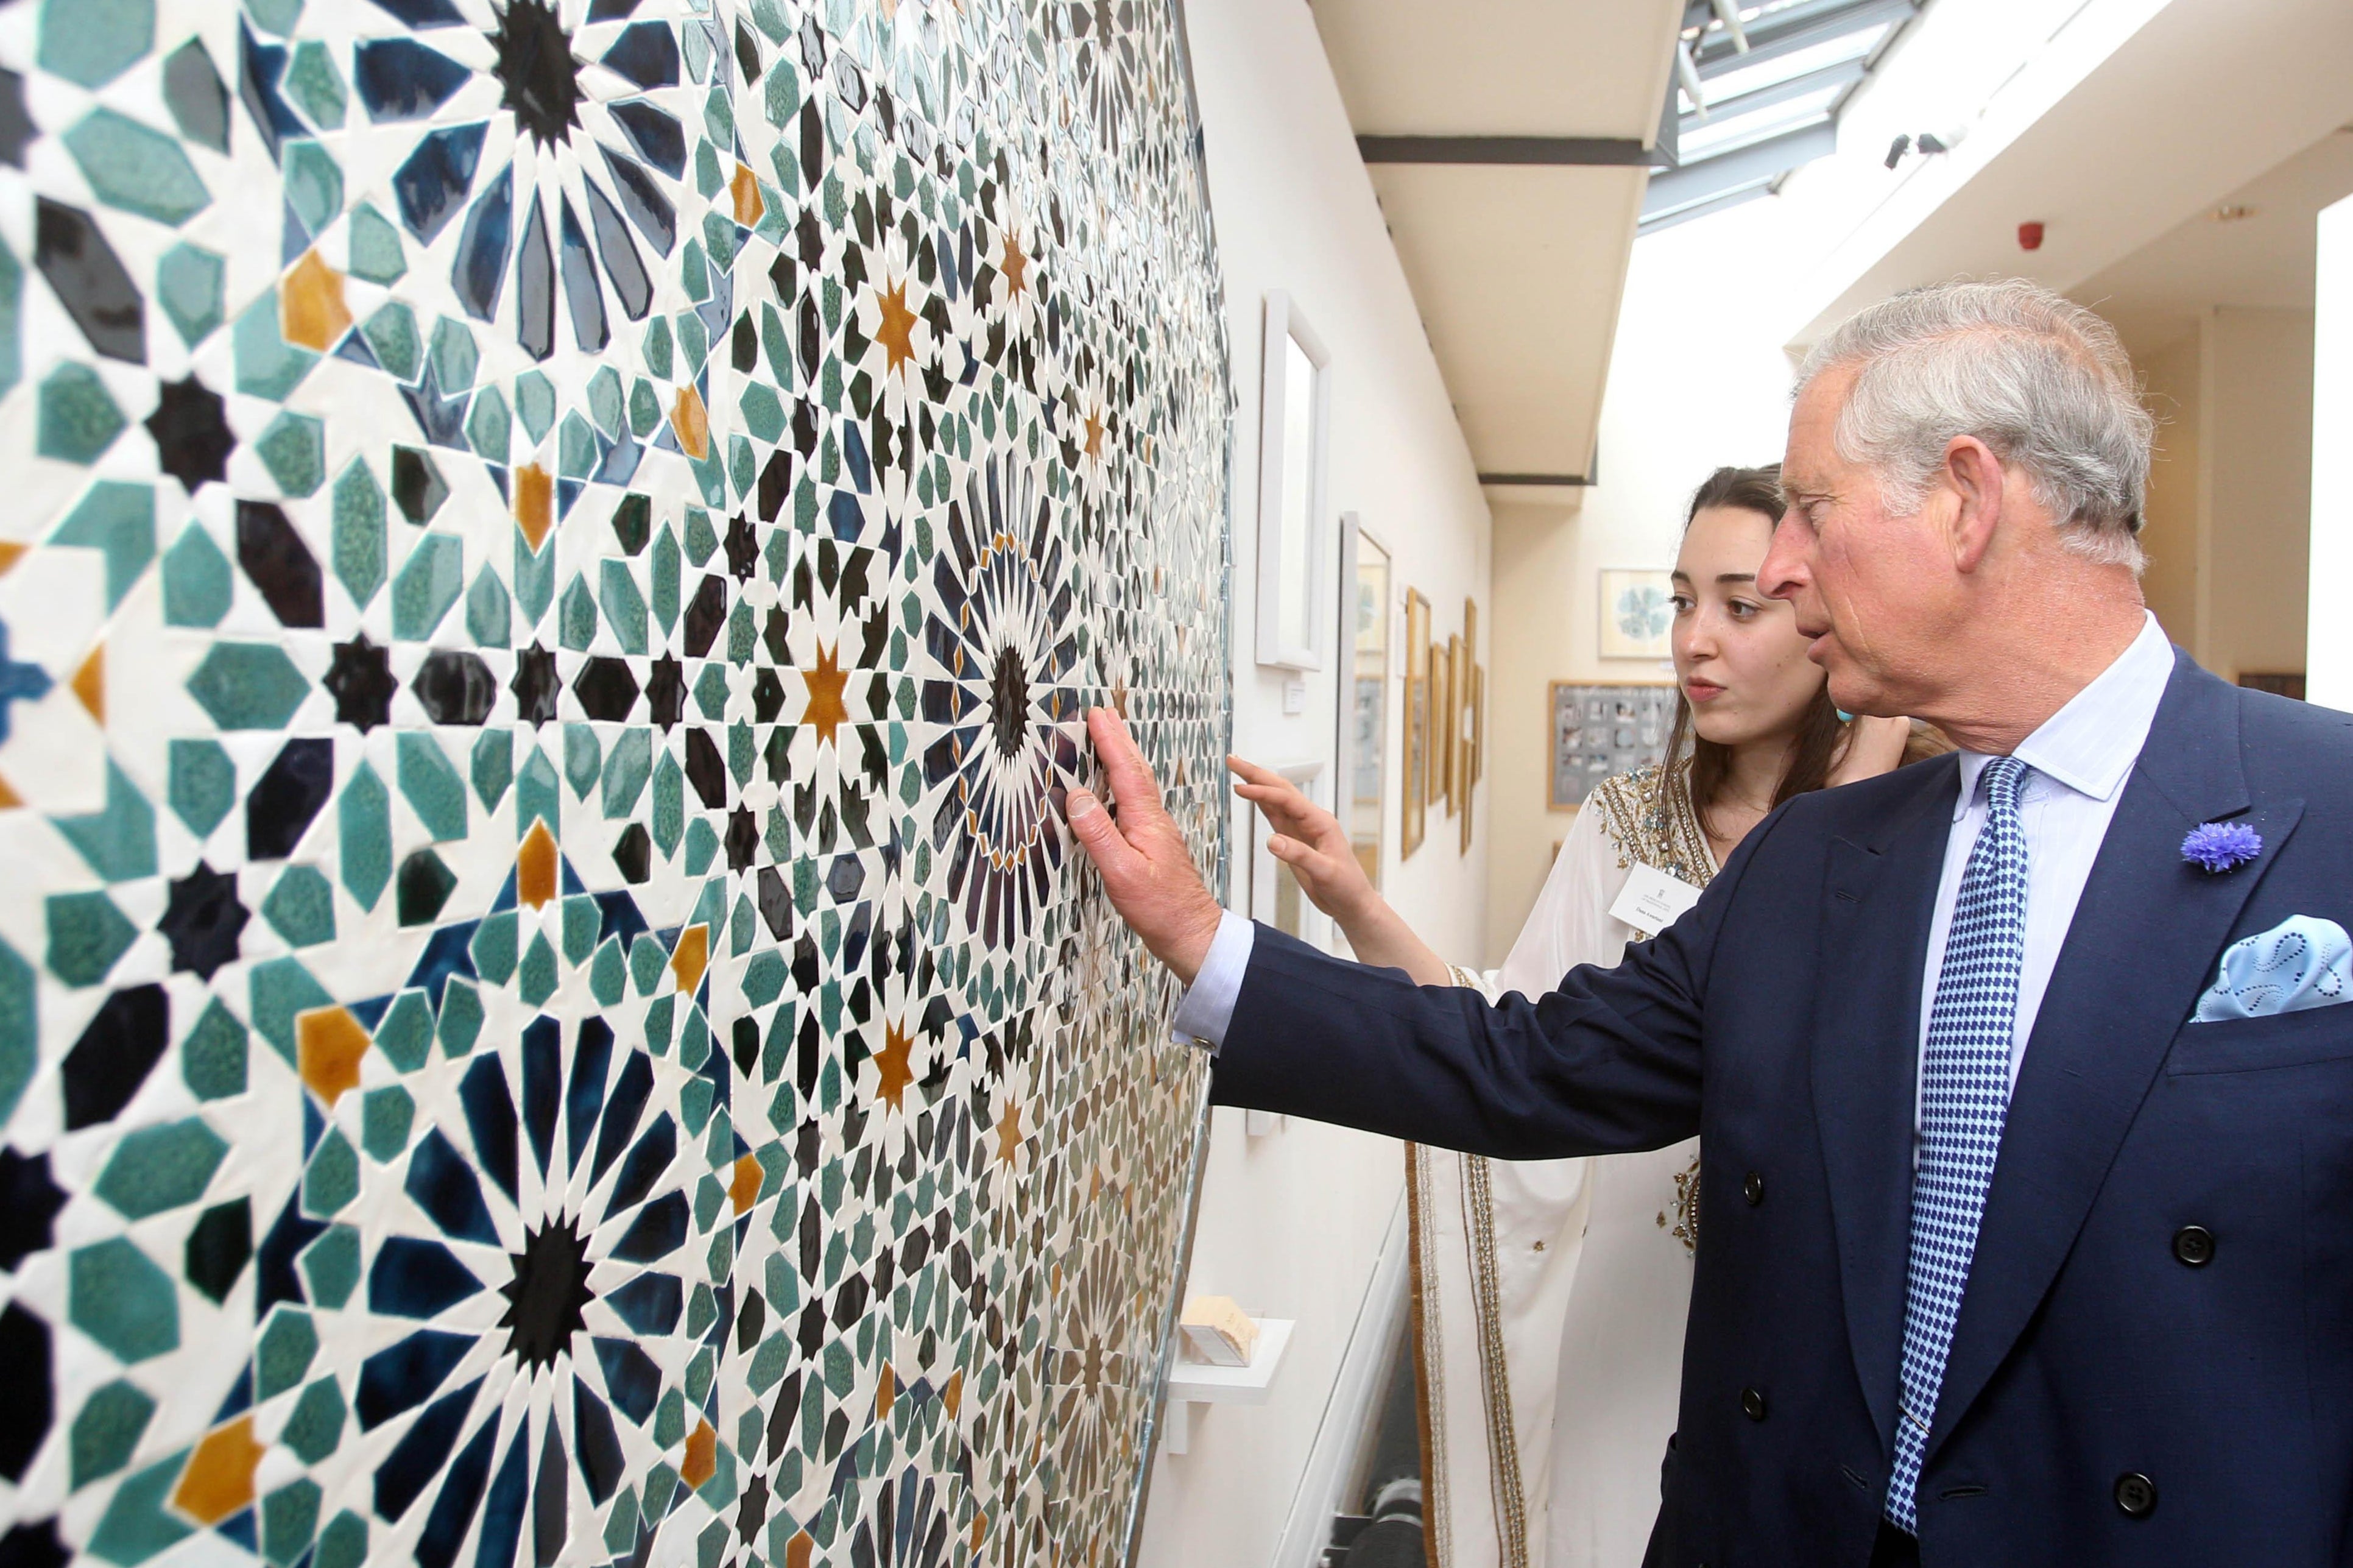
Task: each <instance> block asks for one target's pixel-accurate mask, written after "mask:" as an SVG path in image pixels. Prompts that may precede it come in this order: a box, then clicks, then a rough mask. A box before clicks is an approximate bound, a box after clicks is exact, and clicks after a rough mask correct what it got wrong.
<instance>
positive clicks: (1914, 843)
mask: <svg viewBox="0 0 2353 1568" xmlns="http://www.w3.org/2000/svg"><path fill="white" fill-rule="evenodd" d="M1958 778H1959V768H1958V763H1957V758H1952V757H1945V758H1936V759H1934V760H1931V761H1928V762H1924V763H1920V764H1917V765H1915V766H1914V767H1910V768H1903V769H1900V770H1898V771H1897V772H1894V773H1892V774H1889V775H1886V776H1884V777H1883V778H1879V779H1872V780H1870V781H1867V782H1864V783H1861V784H1855V785H1852V786H1849V787H1847V788H1844V789H1833V790H1826V791H1823V792H1821V793H1819V794H1812V795H1807V796H1803V797H1800V798H1799V799H1798V800H1791V801H1789V802H1788V804H1787V805H1785V806H1783V807H1781V808H1780V809H1779V810H1777V811H1776V812H1774V813H1773V815H1772V816H1770V817H1769V818H1767V820H1766V821H1765V822H1764V823H1763V824H1762V825H1761V826H1760V827H1758V828H1757V831H1756V832H1753V833H1752V834H1750V836H1749V838H1748V840H1747V842H1745V843H1744V844H1743V845H1742V846H1741V848H1740V850H1739V851H1738V853H1736V854H1734V855H1733V857H1732V859H1731V862H1730V863H1728V864H1727V865H1726V866H1725V869H1724V871H1723V873H1722V874H1720V875H1718V876H1717V877H1716V879H1715V883H1714V884H1713V885H1711V886H1710V887H1709V888H1708V889H1707V891H1706V893H1705V894H1704V895H1703V896H1702V897H1701V899H1700V901H1699V903H1698V904H1697V906H1695V907H1694V908H1693V909H1692V910H1691V912H1690V913H1688V914H1687V915H1685V916H1683V918H1682V919H1680V920H1678V921H1677V922H1676V923H1675V924H1674V925H1673V927H1672V928H1670V929H1669V930H1668V931H1666V932H1665V933H1664V934H1662V936H1660V937H1659V938H1657V939H1655V940H1653V941H1651V942H1648V943H1644V944H1641V945H1639V946H1637V947H1635V948H1630V950H1629V952H1628V954H1627V957H1626V960H1625V962H1624V963H1623V964H1622V965H1620V967H1619V968H1617V969H1593V968H1583V969H1575V970H1572V971H1571V972H1570V973H1569V974H1568V975H1567V978H1565V979H1564V980H1562V981H1561V983H1560V986H1559V988H1558V989H1557V990H1556V991H1553V992H1552V993H1551V994H1550V995H1547V996H1545V997H1541V998H1538V999H1536V1000H1535V1001H1529V1000H1527V999H1525V998H1523V997H1520V996H1518V995H1516V994H1514V995H1512V996H1508V997H1506V998H1504V1000H1503V1001H1501V1002H1500V1003H1497V1004H1495V1005H1493V1006H1492V1007H1490V1006H1489V1005H1487V1004H1486V1003H1484V1002H1483V1001H1482V999H1481V998H1480V997H1479V995H1478V994H1477V993H1476V992H1474V991H1464V990H1451V989H1446V988H1440V987H1430V988H1421V987H1417V986H1415V985H1414V984H1413V983H1412V982H1411V981H1410V980H1408V979H1407V978H1406V977H1405V976H1404V975H1403V974H1402V973H1401V972H1400V971H1398V970H1394V969H1366V968H1364V967H1362V966H1358V965H1354V964H1348V963H1345V962H1342V961H1341V960H1339V959H1334V958H1330V957H1328V956H1325V955H1324V954H1322V953H1319V952H1316V951H1314V949H1312V948H1307V947H1305V946H1303V945H1302V944H1300V943H1298V942H1294V941H1292V940H1290V939H1288V938H1284V937H1282V936H1281V935H1280V934H1278V933H1275V932H1272V931H1270V930H1267V929H1264V928H1261V929H1260V930H1259V931H1258V933H1257V938H1256V945H1255V948H1254V949H1253V952H1252V955H1251V959H1250V969H1249V973H1248V976H1247V978H1246V979H1245V980H1244V981H1243V984H1242V987H1241V991H1240V996H1239V998H1238V1000H1237V1002H1236V1005H1235V1008H1234V1013H1233V1019H1232V1022H1231V1025H1230V1027H1229V1030H1228V1032H1227V1034H1226V1037H1225V1040H1224V1044H1223V1045H1222V1047H1221V1050H1220V1053H1219V1058H1218V1062H1217V1067H1216V1085H1215V1092H1216V1097H1217V1098H1218V1100H1219V1101H1220V1102H1222V1103H1224V1104H1229V1105H1239V1106H1249V1107H1254V1108H1260V1109H1266V1110H1273V1111H1283V1112H1289V1113H1292V1114H1294V1115H1300V1116H1306V1117H1313V1118H1321V1119H1323V1120H1326V1121H1335V1122H1341V1123H1345V1124H1347V1125H1349V1126H1353V1127H1359V1128H1369V1129H1371V1130H1374V1131H1377V1132H1382V1133H1388V1134H1391V1135H1394V1136H1396V1137H1398V1138H1405V1139H1415V1140H1418V1141H1420V1142H1423V1143H1428V1144H1432V1145H1438V1146H1443V1147H1447V1148H1452V1149H1460V1150H1469V1151H1472V1152H1474V1153H1480V1154H1486V1155H1491V1156H1495V1157H1498V1158H1503V1159H1510V1160H1535V1159H1550V1158H1555V1157H1558V1156H1563V1155H1573V1154H1606V1153H1612V1152H1620V1151H1625V1150H1647V1149H1657V1148H1662V1147H1663V1146H1665V1145H1667V1144H1671V1143H1673V1142H1675V1141H1677V1140H1679V1139H1685V1138H1689V1137H1690V1136H1692V1135H1693V1134H1694V1133H1697V1134H1699V1135H1700V1138H1701V1141H1700V1150H1701V1172H1700V1193H1701V1200H1700V1205H1699V1212H1700V1224H1699V1245H1698V1255H1697V1258H1696V1264H1695V1273H1694V1280H1693V1287H1692V1303H1691V1318H1690V1327H1689V1332H1688V1335H1687V1337H1686V1340H1685V1350H1684V1355H1683V1398H1682V1409H1681V1430H1680V1434H1679V1439H1678V1443H1677V1446H1676V1452H1675V1457H1674V1459H1673V1461H1672V1464H1671V1466H1670V1467H1669V1470H1668V1478H1667V1483H1666V1488H1665V1492H1666V1497H1665V1504H1664V1510H1663V1513H1662V1531H1661V1537H1660V1540H1661V1542H1662V1544H1663V1546H1664V1547H1665V1555H1666V1557H1667V1560H1668V1561H1670V1562H1672V1563H1677V1564H1683V1565H1694V1564H1702V1563H1704V1564H1706V1565H1708V1568H1737V1565H1741V1564H1762V1563H1772V1564H1783V1563H1787V1564H1805V1565H1807V1568H1814V1565H1820V1564H1827V1565H1832V1568H1862V1565H1863V1564H1864V1563H1866V1562H1867V1561H1868V1560H1869V1558H1870V1556H1871V1552H1872V1547H1873V1537H1874V1534H1875V1532H1876V1531H1877V1528H1878V1521H1879V1517H1880V1511H1881V1505H1882V1502H1883V1498H1884V1496H1885V1493H1886V1489H1887V1479H1888V1469H1889V1456H1890V1454H1891V1451H1892V1447H1891V1446H1892V1443H1893V1440H1894V1427H1895V1423H1896V1421H1897V1420H1898V1419H1899V1417H1898V1414H1897V1411H1896V1393H1897V1385H1898V1370H1899V1364H1900V1353H1901V1349H1902V1344H1903V1337H1904V1302H1905V1272H1906V1263H1907V1257H1908V1252H1909V1245H1910V1205H1911V1192H1912V1171H1913V1139H1914V1125H1915V1123H1914V1118H1915V1094H1916V1075H1917V1070H1918V1059H1919V1038H1920V998H1921V970H1922V965H1923V963H1924V962H1925V958H1926V950H1927V941H1928V926H1929V919H1930V915H1931V910H1932V906H1933V904H1934V901H1935V898H1936V885H1937V880H1938V876H1939V874H1940V872H1941V870H1942V866H1943V863H1944V858H1945V846H1946V842H1947V837H1948V835H1949V834H1950V832H1951V829H1952V821H1953V808H1954V804H1955V800H1956V796H1957V790H1958V788H1959V786H1958ZM2226 819H2227V820H2232V821H2243V822H2247V823H2249V824H2251V825H2252V826H2253V827H2254V828H2255V829H2256V830H2257V831H2258V832H2260V833H2261V834H2262V835H2263V852H2262V854H2261V856H2260V857H2259V858H2258V859H2257V860H2255V861H2254V862H2253V863H2250V864H2247V865H2245V866H2243V867H2242V868H2240V869H2238V870H2236V871H2232V872H2230V873H2227V874H2208V873H2205V872H2202V871H2199V870H2196V869H2194V868H2192V867H2191V866H2189V864H2187V863H2185V862H2184V860H2183V858H2182V854H2181V841H2182V837H2183V835H2184V834H2186V833H2187V832H2189V830H2190V829H2191V828H2193V827H2196V826H2197V825H2198V824H2199V823H2200V822H2206V821H2217V820H2226ZM2291 915H2312V916H2324V917H2327V918H2328V919H2333V920H2335V921H2337V923H2339V924H2340V925H2344V926H2347V927H2348V928H2353V717H2348V715H2344V714H2341V713H2337V712H2334V711H2332V710H2329V709H2324V708H2314V707H2307V706H2306V705H2303V704H2300V703H2295V702H2291V701H2288V700H2285V699H2283V698H2278V697H2273V696H2267V695H2264V694H2259V693H2253V692H2245V691H2241V690H2239V689H2237V688H2235V687H2232V686H2230V685H2226V684H2224V683H2222V682H2221V681H2219V680H2217V679H2215V678H2214V677H2213V676H2211V675H2210V674H2208V673H2206V672H2204V671H2203V670H2200V668H2198V666H2197V665H2195V664H2193V663H2192V662H2190V661H2189V659H2188V657H2187V656H2186V655H2184V656H2178V658H2177V663H2176V666H2175V670H2174V673H2173V676H2172V679H2171V681H2170V683H2168V687H2167V690H2166V694H2165V697H2164V701H2163V703H2162V705H2160V706H2159V708H2158V714H2157V718H2156V721H2155V724H2154V726H2153V727H2152V728H2151V730H2150V732H2149V736H2148V741H2147V746H2146V747H2144V748H2143V750H2142V752H2141V755H2140V758H2139V761H2138V762H2137V764H2136V766H2135V767H2134V768H2133V771H2132V774H2131V776H2130V778H2129V779H2128V780H2127V781H2126V785H2125V791H2124V796H2123V799H2122V800H2120V802H2119V803H2118V805H2117V808H2116V816H2115V819H2114V821H2113V822H2112V824H2111V825H2110V827H2109V829H2108V833H2107V837H2106V840H2105V842H2104V843H2103V844H2102V845H2101V847H2100V853H2099V856H2098V859H2097V861H2096V863H2094V867H2093V870H2092V874H2091V879H2090V881H2089V883H2088V884H2087V885H2086V886H2085V887H2084V895H2083V900H2082V902H2081V904H2080V905H2079V906H2077V908H2076V912H2075V917H2074V923H2073V927H2071V928H2070V930H2069V932H2068V936H2067V939H2066V943H2065V946H2064V947H2063V949H2062V951H2061V953H2060V956H2059V959H2058V964H2057V968H2056V969H2055V970H2054V971H2053V973H2052V979H2051V985H2050V990H2049V991H2048V993H2047V994H2046V995H2045V997H2044V999H2043V1001H2042V1010H2041V1012H2040V1013H2039V1015H2038V1016H2037V1018H2036V1020H2035V1023H2034V1028H2033V1033H2032V1034H2031V1038H2030V1042H2029V1044H2028V1048H2027V1051H2026V1055H2025V1058H2024V1062H2023V1064H2022V1065H2021V1069H2020V1072H2019V1076H2018V1082H2017V1086H2016V1088H2015V1090H2014V1092H2013V1093H2012V1096H2011V1098H2010V1114H2009V1120H2008V1123H2007V1125H2006V1127H2005V1128H2004V1131H2003V1134H2002V1142H2001V1150H2000V1158H1999V1160H1998V1162H1997V1164H1996V1167H1995V1171H1994V1176H1993V1182H1992V1186H1991V1188H1990V1190H1989V1192H1988V1194H1987V1199H1986V1208H1985V1214H1984V1220H1983V1224H1982V1228H1981V1229H1980V1231H1979V1233H1978V1245H1977V1253H1976V1259H1975V1262H1974V1264H1973V1266H1972V1267H1971V1270H1970V1276H1969V1282H1968V1294H1967V1296H1966V1298H1965V1299H1964V1301H1963V1303H1962V1307H1961V1312H1960V1318H1959V1321H1958V1323H1957V1327H1956V1329H1955V1332H1954V1337H1953V1343H1952V1351H1951V1357H1950V1360H1949V1361H1948V1362H1947V1367H1946V1372H1945V1381H1944V1386H1943V1391H1942V1393H1941V1395H1940V1397H1939V1399H1938V1401H1937V1404H1936V1418H1935V1422H1934V1425H1933V1428H1932V1432H1931V1436H1930V1437H1929V1439H1928V1444H1927V1455H1926V1465H1925V1467H1924V1468H1923V1470H1922V1474H1921V1478H1920V1483H1919V1491H1918V1499H1919V1534H1920V1547H1921V1557H1922V1560H1923V1562H1924V1563H1927V1564H1929V1565H1930V1568H1937V1565H1940V1564H1988V1565H2000V1568H2021V1565H2026V1564H2049V1565H2051V1568H2085V1565H2087V1564H2097V1563H2116V1564H2127V1563H2129V1564H2134V1565H2136V1568H2147V1565H2154V1564H2176V1563H2178V1564H2183V1565H2185V1568H2187V1565H2191V1564H2196V1565H2199V1568H2206V1565H2211V1564H2237V1563H2248V1564H2263V1565H2264V1568H2285V1565H2293V1564H2320V1563H2345V1562H2348V1561H2353V1517H2348V1516H2353V1006H2344V1007H2324V1008H2319V1009H2315V1010H2311V1011H2307V1012H2294V1013H2285V1014H2281V1015H2278V1016H2274V1017H2269V1018H2259V1019H2253V1020H2241V1021H2235V1022H2219V1023H2194V1024H2193V1023H2189V1017H2190V1014H2191V1012H2192V1010H2193V1008H2194V1007H2195V1006H2196V1003H2197V1001H2198V998H2199V994H2200V991H2202V990H2203V989H2204V988H2205V987H2206V986H2207V985H2209V984H2210V983H2211V980H2212V978H2213V976H2214V973H2215V969H2216V965H2217V963H2218V961H2219V959H2220V958H2221V953H2222V950H2223V948H2225V947H2227V946H2228V945H2229V944H2230V943H2231V942H2232V941H2234V940H2236V939H2237V938H2242V937H2245V936H2250V935H2253V934H2254V933H2256V932H2259V931H2263V930H2267V929H2269V928H2270V927H2273V926H2275V925H2277V924H2278V923H2279V922H2281V921H2282V920H2284V919H2285V918H2287V917H2288V916H2291ZM2191 1226H2197V1227H2202V1228H2203V1229H2204V1230H2205V1231H2206V1232H2208V1233H2210V1234H2211V1238H2212V1239H2211V1249H2209V1250H2210V1251H2211V1255H2205V1261H2203V1262H2195V1261H2191V1260H2195V1259H2197V1258H2199V1257H2200V1256H2201V1255H2204V1254H2201V1249H2200V1247H2199V1245H2197V1240H2196V1238H2195V1237H2190V1238H2187V1239H2178V1238H2179V1233H2181V1232H2182V1231H2183V1230H2184V1229H2185V1227H2191ZM2127 1475H2132V1476H2141V1477H2146V1478H2147V1479H2148V1481H2149V1482H2151V1483H2152V1484H2153V1487H2154V1490H2155V1497H2156V1501H2155V1506H2154V1508H2152V1509H2149V1510H2147V1511H2146V1512H2143V1513H2141V1514H2139V1515H2138V1516H2137V1517H2136V1516H2134V1515H2131V1514H2128V1513H2127V1512H2126V1510H2125V1509H2124V1508H2123V1507H2121V1506H2120V1505H2119V1502H2118V1483H2119V1479H2120V1478H2123V1477H2126V1476H2127ZM2126 1496H2127V1498H2128V1499H2130V1500H2134V1501H2138V1500H2139V1499H2137V1498H2133V1497H2132V1496H2131V1493H2130V1491H2129V1490H2127V1493H2126Z"/></svg>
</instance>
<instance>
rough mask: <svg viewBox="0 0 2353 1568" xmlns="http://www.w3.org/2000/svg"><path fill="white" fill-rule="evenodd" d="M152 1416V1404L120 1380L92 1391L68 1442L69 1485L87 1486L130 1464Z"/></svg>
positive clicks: (132, 1386)
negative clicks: (133, 1452)
mask: <svg viewBox="0 0 2353 1568" xmlns="http://www.w3.org/2000/svg"><path fill="white" fill-rule="evenodd" d="M154 1414H155V1402H154V1400H153V1399H151V1398H149V1397H148V1395H147V1394H146V1393H143V1392H142V1391H141V1390H140V1389H139V1388H137V1387H135V1386H134V1385H132V1383H129V1382H127V1381H125V1380H123V1379H121V1378H117V1379H116V1380H115V1381H114V1382H112V1383H107V1384H104V1385H103V1386H101V1387H100V1388H98V1389H96V1390H94V1391H93V1392H92V1393H91V1394H90V1397H89V1399H87V1400H86V1401H84V1402H83V1404H82V1407H81V1409H80V1410H79V1412H78V1413H76V1414H75V1416H74V1420H73V1432H72V1435H71V1436H70V1437H69V1439H68V1441H67V1453H68V1455H69V1463H70V1465H71V1467H72V1468H71V1482H70V1484H71V1485H72V1486H74V1487H75V1488H77V1489H79V1488H81V1487H85V1486H88V1485H89V1484H90V1482H92V1481H95V1480H99V1479H100V1478H104V1477H107V1476H111V1475H112V1474H114V1473H115V1472H116V1471H117V1470H120V1469H121V1468H122V1467H123V1466H125V1465H127V1464H129V1463H131V1456H132V1451H133V1450H135V1449H136V1448H137V1447H138V1446H139V1438H140V1436H141V1435H142V1434H143V1433H144V1432H145V1431H146V1430H147V1423H148V1422H149V1421H150V1420H152V1419H153V1416H154Z"/></svg>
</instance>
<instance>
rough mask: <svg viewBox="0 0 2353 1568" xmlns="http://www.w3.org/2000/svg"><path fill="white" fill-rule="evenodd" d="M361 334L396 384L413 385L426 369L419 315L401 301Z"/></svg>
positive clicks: (367, 324)
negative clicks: (418, 328) (403, 382)
mask: <svg viewBox="0 0 2353 1568" xmlns="http://www.w3.org/2000/svg"><path fill="white" fill-rule="evenodd" d="M362 210H363V211H365V210H366V209H365V208H363V209H362ZM354 221H356V220H354ZM360 334H361V335H362V336H364V337H365V338H366V339H367V344H368V347H369V349H370V350H372V351H373V352H374V353H375V357H376V363H377V364H379V365H381V366H384V367H385V369H386V370H388V371H390V372H391V373H392V376H393V378H394V379H395V380H398V381H410V382H413V381H415V380H416V379H417V374H418V372H420V371H421V370H423V369H424V368H425V343H424V340H423V339H422V338H421V337H419V336H418V335H417V313H416V312H415V311H412V310H410V309H409V308H408V307H407V306H406V305H405V304H403V303H401V302H399V301H398V300H391V301H387V302H385V304H384V305H383V306H382V307H381V308H379V309H378V310H377V311H376V313H375V314H374V315H372V316H370V317H368V319H367V320H366V321H364V322H363V323H361V324H360Z"/></svg>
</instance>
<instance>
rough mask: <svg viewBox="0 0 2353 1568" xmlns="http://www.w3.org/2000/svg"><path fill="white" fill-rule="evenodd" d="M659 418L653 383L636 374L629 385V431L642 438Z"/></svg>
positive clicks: (647, 435) (659, 421)
mask: <svg viewBox="0 0 2353 1568" xmlns="http://www.w3.org/2000/svg"><path fill="white" fill-rule="evenodd" d="M657 320H659V318H657ZM661 419H662V410H661V399H660V398H659V397H655V396H654V384H653V383H652V382H650V381H649V380H647V379H646V378H645V377H644V376H638V378H637V380H636V381H635V382H634V383H633V384H632V385H631V386H630V387H629V433H630V434H632V435H634V436H636V437H637V438H638V440H645V439H646V438H648V437H649V436H650V435H652V434H653V433H654V427H656V426H657V425H659V424H660V423H661Z"/></svg>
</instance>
